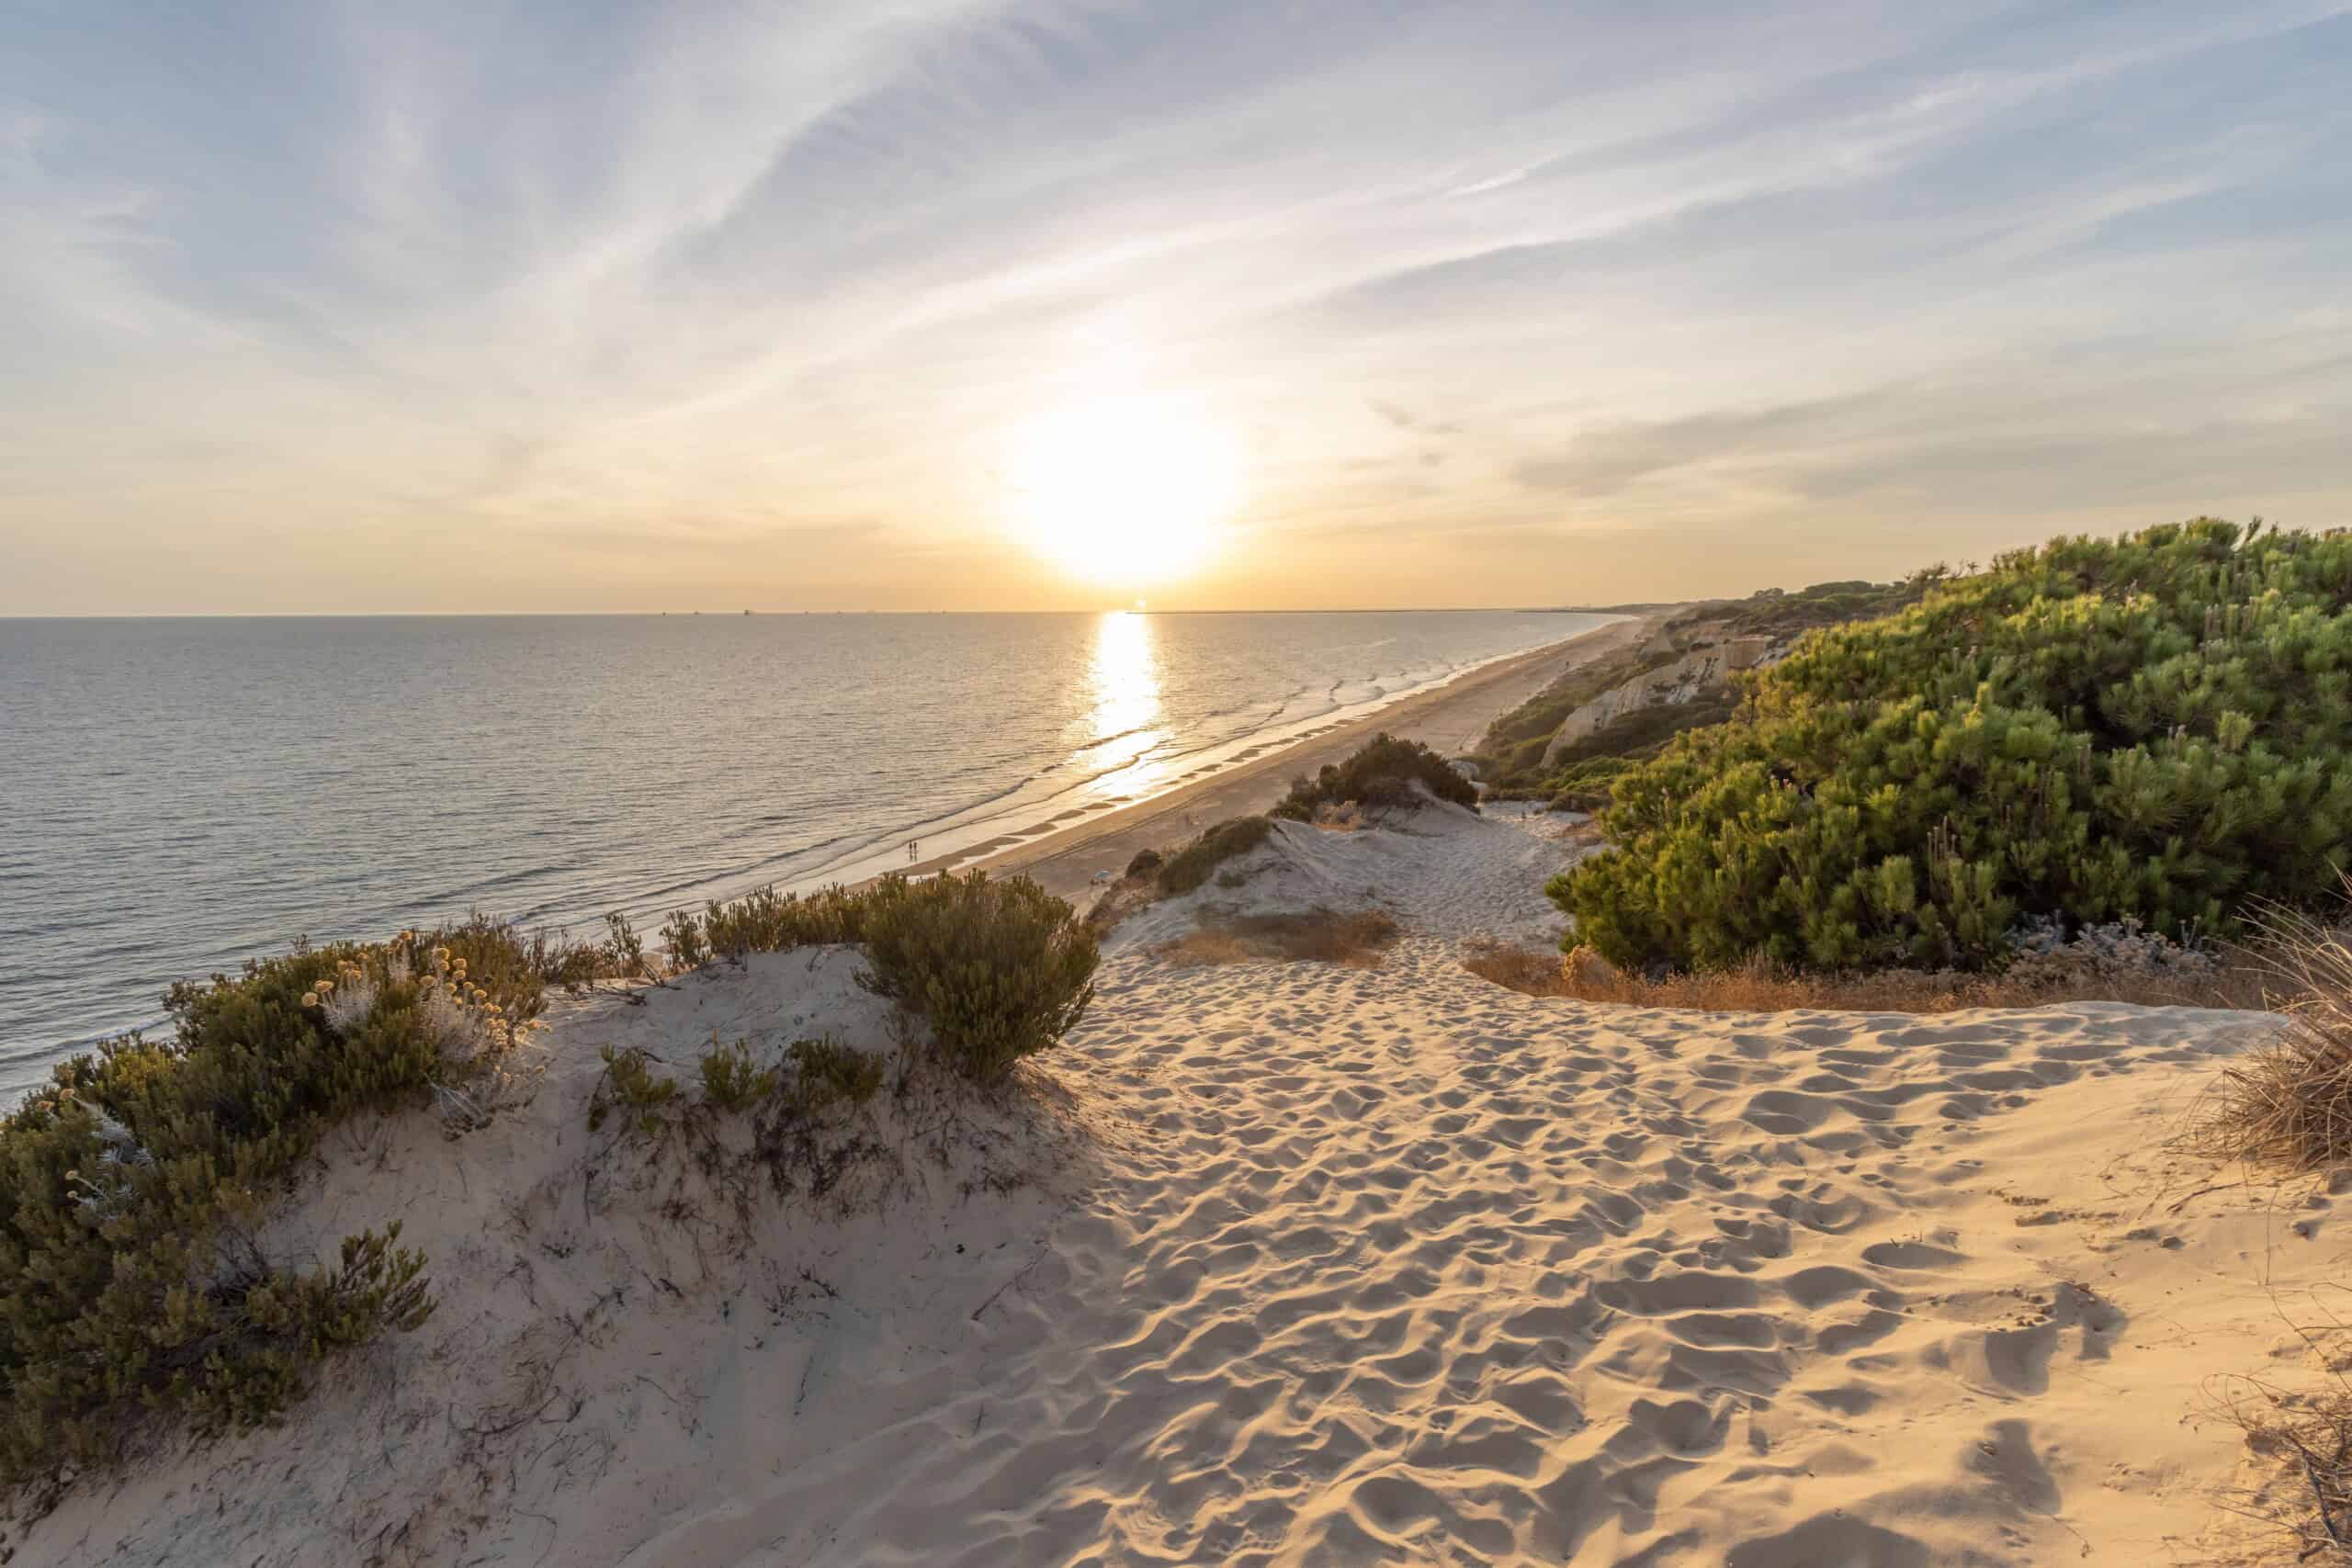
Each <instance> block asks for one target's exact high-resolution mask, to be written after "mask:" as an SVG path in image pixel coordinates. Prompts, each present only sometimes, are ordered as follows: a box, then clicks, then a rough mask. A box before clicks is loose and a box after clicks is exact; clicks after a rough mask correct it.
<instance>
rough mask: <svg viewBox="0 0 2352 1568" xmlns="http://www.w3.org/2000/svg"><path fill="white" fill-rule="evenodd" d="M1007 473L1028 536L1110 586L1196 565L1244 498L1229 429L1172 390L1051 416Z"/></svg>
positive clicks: (1154, 579) (1019, 525)
mask: <svg viewBox="0 0 2352 1568" xmlns="http://www.w3.org/2000/svg"><path fill="white" fill-rule="evenodd" d="M1009 477H1010V479H1011V484H1012V520H1013V525H1014V528H1015V529H1016V531H1017V532H1018V533H1019V534H1020V536H1021V537H1022V539H1023V542H1025V543H1026V544H1027V545H1028V546H1029V547H1030V548H1031V549H1033V550H1035V552H1036V553H1037V554H1038V555H1039V556H1040V557H1042V558H1045V559H1046V561H1048V562H1050V563H1051V564H1052V565H1053V566H1055V567H1056V568H1057V569H1058V570H1061V571H1063V572H1065V573H1067V574H1068V575H1069V576H1070V577H1072V578H1074V579H1076V580H1078V581H1081V582H1087V583H1091V584H1093V585H1095V586H1098V587H1104V588H1120V589H1141V588H1148V587H1152V586H1155V585H1158V584H1160V583H1164V582H1168V581H1173V580H1177V579H1181V578H1182V577H1185V576H1187V575H1189V574H1190V573H1192V572H1193V571H1195V570H1199V568H1200V567H1201V566H1202V564H1203V563H1204V561H1206V560H1207V559H1208V558H1209V557H1210V556H1211V555H1212V554H1214V553H1215V550H1216V544H1217V538H1218V536H1219V534H1220V533H1221V532H1222V531H1223V528H1224V525H1225V523H1226V521H1227V518H1228V517H1229V516H1230V515H1231V513H1232V512H1233V509H1234V507H1235V506H1236V504H1238V501H1239V499H1240V484H1241V474H1240V461H1239V454H1238V451H1237V450H1236V448H1235V446H1234V444H1233V442H1232V440H1231V439H1230V437H1229V436H1228V435H1227V434H1226V433H1225V432H1224V431H1222V430H1220V429H1218V428H1217V427H1216V425H1215V424H1214V423H1211V422H1210V421H1208V420H1206V419H1204V418H1203V417H1202V416H1201V415H1200V414H1199V413H1198V412H1195V411H1194V410H1193V409H1191V408H1189V407H1187V406H1185V405H1184V404H1182V403H1181V402H1178V401H1176V400H1172V399H1159V398H1147V397H1127V398H1107V399H1103V400H1097V401H1092V402H1087V403H1081V404H1077V405H1073V406H1071V407H1068V408H1064V409H1061V410H1059V411H1057V412H1054V413H1051V414H1047V415H1045V416H1043V417H1041V418H1039V419H1037V420H1035V422H1033V423H1031V424H1030V425H1028V426H1027V427H1026V428H1025V429H1023V431H1022V432H1021V434H1020V436H1019V438H1018V440H1017V443H1016V445H1015V447H1014V450H1013V454H1012V463H1011V465H1010V475H1009Z"/></svg>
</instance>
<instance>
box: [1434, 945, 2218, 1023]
mask: <svg viewBox="0 0 2352 1568" xmlns="http://www.w3.org/2000/svg"><path fill="white" fill-rule="evenodd" d="M1462 965H1463V967H1464V968H1465V969H1467V970H1469V971H1470V972H1471V973H1472V974H1474V975H1476V976H1479V977H1480V978H1482V979H1486V980H1491V981H1493V982H1494V983H1495V984H1496V985H1498V986H1508V987H1510V988H1511V989H1512V990H1514V991H1523V992H1525V993H1526V994H1527V995H1529V996H1531V997H1565V998H1570V999H1573V1000H1576V1001H1584V1002H1606V1003H1611V1004H1613V1005H1615V1006H1619V1007H1645V1008H1681V1009H1687V1010H1691V1011H1696V1012H1792V1011H1799V1010H1815V1011H1821V1012H1910V1013H1942V1012H1962V1011H1965V1010H1970V1009H1973V1008H2031V1007H2048V1006H2050V1005H2052V1004H2053V1003H2057V1002H2134V1003H2138V1004H2140V1005H2142V1006H2144V1007H2220V1008H2258V1007H2261V1006H2263V1005H2264V1000H2263V998H2264V991H2263V987H2261V985H2260V984H2259V983H2258V982H2256V981H2255V980H2254V979H2253V978H2252V976H2250V975H2249V973H2248V972H2247V970H2246V969H2245V968H2244V967H2239V966H2223V967H2221V968H2218V969H2217V970H2216V971H2215V973H2213V974H2211V975H2210V976H2199V977H2197V978H2193V979H2192V978H2184V977H2179V976H2169V975H2147V974H2143V975H2131V974H2100V973H2094V972H2087V971H2078V972H2075V973H2072V974H2067V975H2053V974H2051V973H2049V972H2048V971H2047V970H2043V971H2039V972H2036V973H2034V974H2032V975H2030V976H2028V977H2025V978H2014V977H2011V976H2001V975H1973V974H1966V973H1963V972H1962V971H1959V970H1953V969H1937V970H1927V969H1887V970H1877V971H1872V972H1869V973H1860V974H1830V975H1824V974H1806V973H1802V972H1799V971H1796V970H1791V969H1783V968H1781V967H1779V966H1777V965H1774V964H1769V963H1766V962H1764V961H1763V960H1761V959H1754V960H1750V961H1749V962H1748V963H1747V964H1742V965H1740V966H1739V967H1738V968H1736V969H1718V970H1710V971H1706V972H1703V973H1698V974H1683V975H1672V976H1667V977H1666V978H1664V979H1661V980H1648V979H1644V978H1643V977H1642V976H1638V975H1628V974H1626V973H1625V972H1624V971H1623V970H1622V969H1619V968H1617V967H1616V966H1615V965H1614V964H1610V963H1608V962H1607V961H1606V960H1604V959H1602V958H1600V956H1599V955H1597V954H1595V953H1591V952H1590V951H1589V950H1588V949H1584V948H1579V949H1577V951H1576V952H1574V953H1568V954H1566V955H1565V956H1563V955H1562V954H1560V953H1553V952H1548V951H1545V950H1542V949H1535V948H1524V947H1510V946H1506V945H1504V944H1501V943H1497V942H1487V943H1482V944H1475V945H1473V946H1472V948H1471V949H1470V950H1469V952H1468V953H1466V954H1465V955H1464V958H1463V960H1462Z"/></svg>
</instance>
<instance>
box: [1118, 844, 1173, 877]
mask: <svg viewBox="0 0 2352 1568" xmlns="http://www.w3.org/2000/svg"><path fill="white" fill-rule="evenodd" d="M1166 863H1167V857H1166V856H1165V855H1163V854H1161V853H1160V852H1159V851H1158V850H1137V851H1136V853H1135V858H1134V859H1133V860H1131V861H1129V862H1127V873H1126V879H1127V880H1128V881H1129V882H1139V881H1141V880H1143V879H1144V878H1145V877H1147V876H1157V875H1159V868H1160V867H1161V866H1162V865H1164V864H1166Z"/></svg>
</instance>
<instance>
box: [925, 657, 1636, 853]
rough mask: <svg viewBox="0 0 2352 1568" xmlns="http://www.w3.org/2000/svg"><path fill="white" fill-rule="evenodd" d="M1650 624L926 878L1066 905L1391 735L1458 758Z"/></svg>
mask: <svg viewBox="0 0 2352 1568" xmlns="http://www.w3.org/2000/svg"><path fill="white" fill-rule="evenodd" d="M1650 624H1651V618H1650V617H1646V616H1629V617H1627V618H1626V619H1624V620H1621V621H1616V622H1612V623H1611V624H1610V625H1608V626H1598V627H1595V628H1594V629H1593V630H1591V631H1589V632H1586V633H1584V634H1582V635H1581V636H1578V637H1569V638H1567V639H1566V640H1564V641H1561V642H1557V643H1554V644H1552V645H1550V646H1549V647H1545V648H1541V649H1536V650H1534V651H1533V652H1532V653H1525V654H1521V655H1519V656H1518V657H1516V658H1512V659H1507V660H1498V661H1497V662H1496V663H1494V664H1490V665H1488V666H1487V667H1486V668H1484V669H1481V670H1475V671H1471V672H1470V673H1469V674H1467V675H1464V676H1462V677H1460V678H1459V679H1456V680H1453V681H1451V682H1447V683H1446V684H1444V685H1442V686H1440V687H1438V688H1437V689H1436V690H1434V691H1429V692H1423V693H1420V694H1418V695H1416V696H1411V697H1408V698H1406V699H1405V700H1404V701H1402V702H1399V703H1397V704H1394V705H1391V706H1388V707H1385V708H1383V709H1382V710H1380V712H1378V713H1376V714H1373V715H1371V716H1367V717H1364V718H1360V719H1354V720H1351V721H1349V722H1347V723H1344V724H1337V725H1333V726H1331V727H1330V728H1327V729H1321V730H1317V731H1316V732H1314V733H1313V734H1311V735H1308V736H1306V737H1304V738H1302V739H1299V740H1297V741H1295V742H1293V743H1291V744H1287V745H1282V746H1271V747H1269V748H1268V749H1267V750H1264V751H1263V752H1262V753H1258V754H1254V755H1253V754H1250V753H1244V755H1243V758H1242V759H1241V760H1239V761H1236V762H1234V763H1233V764H1231V765H1229V766H1227V767H1224V768H1221V769H1219V770H1218V771H1217V772H1216V773H1213V774H1211V775H1210V776H1209V777H1207V778H1204V779H1202V780H1199V781H1197V782H1196V783H1193V784H1185V785H1182V786H1180V787H1178V788H1176V789H1173V790H1170V791H1169V792H1168V793H1166V794H1164V795H1155V796H1153V797H1152V798H1151V799H1149V800H1146V801H1139V802H1137V803H1136V804H1135V805H1133V806H1128V807H1118V808H1116V809H1113V810H1109V811H1105V812H1102V813H1100V814H1098V815H1096V816H1094V817H1091V818H1088V819H1087V820H1085V821H1082V822H1077V823H1073V824H1071V825H1069V826H1068V827H1064V828H1061V829H1040V830H1039V831H1038V832H1036V833H1034V834H1022V835H1014V836H1010V837H1008V838H1006V839H1003V840H996V841H994V842H992V843H989V844H982V845H979V846H978V847H977V848H976V849H974V850H972V851H969V852H966V853H963V854H960V855H956V856H943V857H940V858H938V859H935V860H930V861H925V862H923V863H921V864H920V865H919V866H917V867H915V868H914V869H915V870H916V871H918V872H930V871H945V870H950V869H957V868H961V867H965V866H969V865H975V864H977V865H981V866H985V867H986V868H987V869H989V871H991V872H998V873H1006V872H1015V871H1017V872H1021V873H1023V874H1026V875H1029V876H1032V877H1035V879H1036V880H1037V882H1038V883H1039V884H1040V885H1041V886H1044V887H1045V888H1046V890H1047V891H1048V892H1051V893H1057V894H1059V895H1061V896H1062V897H1066V898H1067V897H1077V896H1079V895H1080V894H1083V893H1084V892H1085V891H1086V890H1087V888H1088V886H1090V885H1091V882H1092V881H1093V879H1094V876H1095V874H1097V873H1099V872H1104V871H1107V872H1110V873H1111V874H1114V875H1116V874H1119V873H1120V872H1122V871H1124V870H1125V869H1126V864H1127V862H1128V861H1129V860H1131V859H1132V858H1134V856H1135V853H1136V851H1137V850H1146V849H1157V850H1165V849H1168V848H1170V846H1172V845H1176V844H1181V843H1182V842H1183V841H1184V840H1187V839H1190V838H1192V837H1193V835H1194V834H1196V833H1198V832H1199V831H1200V830H1201V829H1203V828H1206V827H1209V826H1211V825H1212V824H1214V823H1217V822H1222V821H1224V820H1226V819H1227V818H1233V817H1245V816H1248V815H1250V813H1252V812H1257V811H1263V810H1265V809H1266V808H1267V807H1270V806H1272V805H1273V804H1274V803H1275V802H1276V801H1278V800H1280V799H1281V798H1282V797H1283V793H1284V792H1285V791H1286V790H1288V789H1289V787H1290V781H1291V780H1292V779H1294V778H1295V777H1297V776H1298V775H1299V774H1301V773H1314V772H1315V771H1316V770H1317V768H1320V767H1322V766H1323V765H1324V764H1325V763H1327V762H1337V761H1341V760H1343V759H1344V758H1346V757H1347V756H1348V755H1349V753H1351V752H1352V751H1354V750H1356V748H1358V747H1359V746H1361V745H1363V742H1364V741H1365V740H1367V739H1370V738H1371V737H1373V736H1374V735H1377V734H1379V733H1380V732H1382V731H1383V730H1385V731H1387V732H1388V733H1389V734H1391V735H1396V736H1399V737H1402V738H1403V739H1408V740H1419V741H1421V742H1423V743H1425V744H1427V745H1428V746H1430V748H1432V749H1433V750H1437V751H1439V752H1441V753H1442V754H1444V755H1447V756H1453V755H1457V754H1459V753H1461V752H1464V751H1466V750H1469V749H1470V748H1471V747H1473V746H1475V745H1476V744H1477V741H1478V738H1479V737H1480V736H1481V735H1483V734H1485V733H1486V729H1487V725H1489V724H1491V723H1492V722H1494V720H1496V719H1497V718H1498V717H1500V716H1502V715H1504V714H1506V713H1509V712H1510V710H1511V709H1512V708H1515V707H1517V706H1518V705H1520V704H1521V703H1523V702H1525V701H1526V700H1527V699H1528V698H1530V697H1532V696H1533V695H1534V694H1536V693H1538V692H1540V691H1542V690H1543V689H1544V687H1545V686H1547V685H1549V684H1550V683H1551V682H1554V681H1555V680H1557V679H1558V678H1559V676H1560V675H1561V674H1562V673H1563V672H1564V671H1568V670H1571V669H1573V668H1575V667H1576V666H1577V665H1578V664H1581V663H1584V662H1586V661H1587V660H1592V659H1597V658H1599V657H1600V656H1601V655H1603V654H1606V653H1610V652H1613V651H1614V650H1616V649H1619V648H1622V647H1623V646H1625V644H1626V643H1627V642H1629V641H1632V640H1634V639H1635V638H1637V637H1641V636H1642V635H1643V634H1644V632H1645V629H1646V628H1647V627H1648V626H1650Z"/></svg>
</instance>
